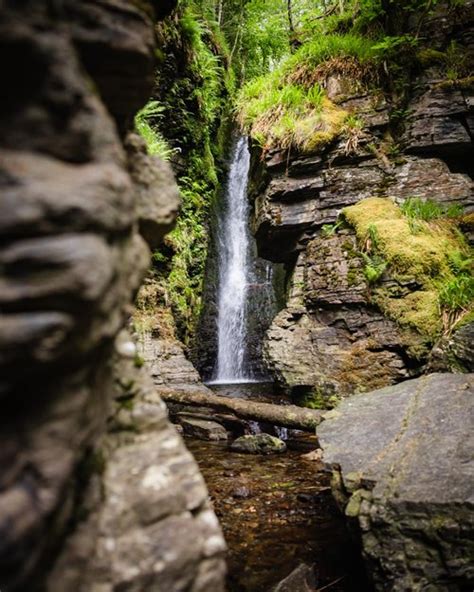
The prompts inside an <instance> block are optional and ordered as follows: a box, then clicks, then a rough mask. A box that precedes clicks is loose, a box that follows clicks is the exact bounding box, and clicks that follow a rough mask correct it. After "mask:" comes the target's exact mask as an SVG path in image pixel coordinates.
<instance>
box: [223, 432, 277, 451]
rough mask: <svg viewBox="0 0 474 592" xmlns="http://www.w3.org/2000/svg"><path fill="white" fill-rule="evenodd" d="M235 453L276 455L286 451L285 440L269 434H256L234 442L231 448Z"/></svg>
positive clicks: (242, 437)
mask: <svg viewBox="0 0 474 592" xmlns="http://www.w3.org/2000/svg"><path fill="white" fill-rule="evenodd" d="M230 448H231V450H233V451H234V452H245V453H247V454H276V453H280V452H285V451H286V444H285V443H284V442H283V440H280V439H279V438H276V437H275V436H270V435H269V434H256V435H247V436H241V437H240V438H237V440H234V441H233V442H232V444H231V446H230Z"/></svg>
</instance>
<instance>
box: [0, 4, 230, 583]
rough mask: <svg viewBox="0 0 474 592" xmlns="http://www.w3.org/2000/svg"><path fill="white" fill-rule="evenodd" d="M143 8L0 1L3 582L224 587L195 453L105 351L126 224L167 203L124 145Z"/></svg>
mask: <svg viewBox="0 0 474 592" xmlns="http://www.w3.org/2000/svg"><path fill="white" fill-rule="evenodd" d="M157 4H159V7H158V8H159V11H160V12H162V11H163V7H164V6H163V4H162V3H157ZM167 4H170V5H171V4H172V3H169V2H168V3H167ZM152 17H153V6H152V5H151V4H150V3H148V2H137V3H131V2H127V1H125V0H101V1H88V0H84V1H81V2H76V1H65V2H59V3H58V2H46V1H39V2H26V3H25V2H21V3H18V2H6V3H3V4H2V7H1V9H0V34H1V37H2V46H1V49H0V56H1V61H2V64H3V65H4V68H3V86H4V91H5V92H4V93H2V97H1V99H0V129H1V132H2V133H1V141H0V144H1V148H0V184H1V197H0V230H1V235H2V241H1V245H0V266H1V271H2V275H1V279H0V308H1V310H2V318H1V320H0V343H1V346H2V348H1V349H2V355H1V358H0V369H1V372H0V374H1V379H0V394H1V398H2V404H3V410H2V418H1V421H0V433H1V437H2V449H1V452H0V458H1V460H0V464H1V467H2V470H1V471H0V532H1V544H0V574H1V575H0V588H1V589H2V590H4V591H9V592H13V591H16V590H28V591H31V590H35V589H47V590H51V592H52V591H54V592H58V591H59V590H63V589H64V590H71V589H74V590H84V591H85V590H87V591H88V592H89V591H91V590H101V591H106V590H118V589H119V588H120V589H121V590H138V589H139V590H155V589H156V586H157V585H158V584H157V582H160V586H161V585H162V586H164V588H163V589H167V590H170V591H171V590H184V589H187V590H189V589H193V590H221V589H222V577H223V576H222V572H223V564H222V560H221V558H220V556H221V552H222V538H221V534H220V530H219V527H218V525H217V523H216V520H215V518H214V516H213V514H212V513H211V512H210V511H209V510H208V508H207V506H206V499H205V498H206V493H205V487H204V485H203V483H202V480H201V478H200V476H199V474H198V469H197V466H196V465H195V464H194V462H193V461H192V459H191V458H190V457H189V455H187V453H186V451H185V449H184V445H183V444H182V442H181V441H180V440H179V438H178V437H177V436H176V434H175V433H174V431H173V429H172V428H171V427H170V424H168V422H167V419H166V417H165V413H164V408H163V405H162V404H161V403H160V402H159V401H158V400H157V399H156V398H154V397H153V395H152V392H151V390H150V388H148V387H146V388H145V387H143V388H140V389H138V390H139V391H140V393H141V394H136V395H135V396H134V397H133V399H134V402H133V404H132V403H130V406H131V407H133V409H128V408H127V405H126V404H125V403H123V401H124V400H125V401H128V400H129V399H130V397H128V396H127V397H125V398H124V393H123V389H124V388H125V387H127V385H128V387H127V388H131V384H132V383H133V382H134V380H135V378H133V376H131V377H129V378H127V376H128V370H125V371H121V372H120V373H119V374H120V385H118V386H117V384H116V383H115V381H114V376H113V372H112V367H111V366H112V356H113V352H114V342H115V338H116V335H117V333H118V332H119V330H120V329H121V327H122V326H123V325H124V324H125V322H126V321H127V319H128V317H129V316H130V313H131V310H132V305H131V303H132V300H133V297H134V295H135V292H136V290H137V288H138V285H139V283H140V281H141V279H142V276H143V274H144V272H145V269H146V267H147V266H148V264H149V249H148V246H147V245H146V243H145V241H144V240H143V238H142V237H141V236H140V234H139V233H138V228H139V227H140V228H141V229H142V230H143V232H144V235H145V238H148V239H149V236H148V234H149V232H148V230H149V229H150V223H149V221H150V218H153V219H154V223H155V226H154V227H152V231H153V232H152V234H153V238H154V239H156V236H157V235H159V236H162V235H163V234H164V232H165V231H166V230H167V229H168V228H169V226H170V224H171V222H172V218H173V217H174V214H175V212H176V210H177V206H178V201H177V193H176V189H175V188H174V185H171V183H172V181H171V177H170V173H169V172H168V171H165V172H164V174H163V175H162V174H161V173H159V174H158V173H157V172H156V168H155V167H156V162H152V161H150V159H149V158H148V157H146V155H145V154H144V153H143V151H142V149H141V148H140V147H138V148H137V149H136V150H135V152H134V151H133V150H131V151H130V154H131V156H130V158H129V160H127V156H126V153H125V150H124V146H123V138H124V137H125V133H126V131H127V130H128V129H129V127H130V123H131V122H132V121H133V115H134V113H135V111H136V110H137V108H139V107H140V106H141V105H143V103H144V102H145V101H146V99H147V97H148V94H149V93H150V91H151V86H152V83H153V51H154V44H155V41H154V34H153V20H152ZM160 166H161V165H160ZM147 199H148V200H151V201H150V202H149V205H150V207H151V210H150V209H149V210H148V211H146V208H145V209H144V208H143V201H144V200H145V202H146V201H147ZM139 208H140V211H139ZM153 208H154V209H153ZM124 385H125V387H124ZM120 401H122V402H120ZM121 407H122V408H125V410H123V409H121V411H122V413H119V411H118V409H120V408H121ZM127 413H128V415H129V416H130V417H128V419H126V418H125V415H127ZM110 414H112V416H111V415H110ZM117 414H118V415H120V417H119V418H117ZM122 420H123V421H122ZM117 422H118V425H117ZM108 423H109V427H110V428H111V429H112V430H113V431H114V435H110V436H105V435H104V434H105V432H106V430H107V425H108ZM84 504H85V505H84ZM73 532H76V534H73V535H72V538H69V536H68V535H71V533H73ZM190 532H195V534H196V536H195V538H193V539H192V540H191V539H189V538H187V537H188V535H189V533H190ZM178 533H185V535H184V534H183V536H182V537H181V538H182V539H183V545H184V546H185V548H184V547H182V546H181V547H179V548H178V547H177V540H178V538H179V534H178ZM78 540H79V542H78ZM67 541H71V543H70V544H69V543H68V542H67ZM157 541H159V542H157ZM60 552H61V557H60V559H59V560H58V561H57V562H56V559H57V557H58V554H59V553H60ZM173 557H174V559H173ZM55 562H56V566H55V567H54V571H53V572H52V573H53V575H51V576H50V579H49V580H47V579H46V573H47V572H49V571H51V569H52V567H53V566H54V564H55ZM161 582H164V584H161Z"/></svg>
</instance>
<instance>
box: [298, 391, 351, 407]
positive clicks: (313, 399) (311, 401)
mask: <svg viewBox="0 0 474 592" xmlns="http://www.w3.org/2000/svg"><path fill="white" fill-rule="evenodd" d="M332 391H333V389H324V388H323V387H307V388H304V387H300V389H295V390H294V392H293V393H292V398H293V401H294V403H295V405H299V406H300V407H306V408H308V409H334V407H336V406H337V405H338V403H339V401H340V398H339V397H338V396H337V395H335V394H334V393H333V392H332Z"/></svg>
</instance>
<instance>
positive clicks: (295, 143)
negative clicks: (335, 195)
mask: <svg viewBox="0 0 474 592" xmlns="http://www.w3.org/2000/svg"><path fill="white" fill-rule="evenodd" d="M372 45H373V41H371V40H369V39H366V38H363V37H359V36H357V35H352V34H349V35H336V34H333V35H326V36H321V37H317V38H314V39H312V40H311V41H309V42H307V43H305V44H304V45H302V46H301V47H300V48H299V49H298V51H296V52H295V53H294V54H293V55H291V56H290V57H288V58H287V59H286V60H285V61H284V62H283V63H282V64H280V66H279V67H277V68H276V69H275V70H274V71H272V72H270V73H268V74H266V75H264V76H260V77H258V78H255V79H254V80H251V81H250V82H248V83H247V84H246V85H245V86H244V87H243V89H242V90H241V92H240V94H239V96H238V99H237V118H238V121H239V123H240V125H241V126H242V128H243V129H244V130H246V131H247V132H248V133H249V134H250V135H251V136H252V137H253V138H254V139H255V140H256V141H257V142H259V143H261V144H262V145H263V146H265V147H267V148H270V147H279V148H292V147H293V148H296V149H298V150H300V151H303V152H306V151H313V150H317V149H319V148H322V147H323V146H325V145H326V144H327V143H329V142H331V141H332V140H333V139H334V138H335V137H337V136H338V134H339V133H341V131H342V130H343V126H344V122H345V120H346V118H347V116H348V113H347V112H346V111H344V110H343V109H341V108H339V107H337V106H336V105H335V104H333V103H332V102H331V101H330V100H329V99H328V98H327V96H326V93H325V91H324V89H323V88H322V86H321V84H320V82H319V81H322V80H323V78H324V74H325V72H324V69H323V70H321V71H320V72H319V71H318V68H321V67H323V66H324V64H325V63H327V62H329V61H331V60H332V61H333V62H334V60H339V63H340V65H341V67H343V66H344V65H346V67H347V70H348V71H349V70H350V71H351V72H354V73H355V74H357V73H358V72H360V74H361V77H364V76H365V75H366V73H367V71H368V69H370V68H372V67H373V68H375V67H376V58H375V54H374V52H373V50H372ZM344 60H345V61H344Z"/></svg>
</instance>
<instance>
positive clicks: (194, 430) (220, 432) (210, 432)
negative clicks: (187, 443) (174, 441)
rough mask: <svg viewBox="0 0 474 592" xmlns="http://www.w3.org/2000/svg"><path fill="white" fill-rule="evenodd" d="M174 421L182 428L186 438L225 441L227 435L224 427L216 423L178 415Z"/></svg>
mask: <svg viewBox="0 0 474 592" xmlns="http://www.w3.org/2000/svg"><path fill="white" fill-rule="evenodd" d="M176 420H177V421H178V422H179V424H180V425H181V426H182V427H183V430H184V433H185V434H186V435H187V436H191V437H193V438H198V440H227V439H228V437H229V436H228V434H227V430H226V429H225V427H224V426H222V425H221V424H220V423H217V422H216V421H210V420H208V419H201V418H199V417H191V416H190V415H185V414H182V413H178V414H177V415H176Z"/></svg>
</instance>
